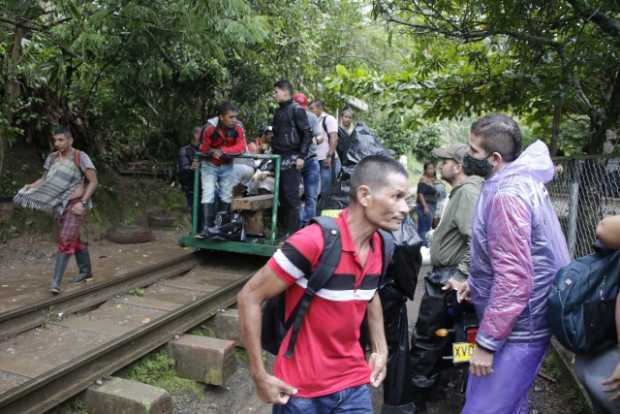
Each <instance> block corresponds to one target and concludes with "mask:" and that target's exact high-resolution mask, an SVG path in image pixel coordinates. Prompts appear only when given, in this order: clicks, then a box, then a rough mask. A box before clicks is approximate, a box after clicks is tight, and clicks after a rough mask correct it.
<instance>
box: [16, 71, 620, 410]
mask: <svg viewBox="0 0 620 414" xmlns="http://www.w3.org/2000/svg"><path fill="white" fill-rule="evenodd" d="M274 99H275V101H276V102H277V104H278V107H277V110H276V111H275V113H274V116H273V120H272V122H271V125H270V126H267V127H264V128H263V129H262V130H261V132H260V135H259V136H258V137H256V138H255V139H254V140H250V141H248V140H246V135H245V129H244V126H243V124H242V123H241V121H240V120H239V119H238V109H237V108H236V107H235V106H234V105H233V104H232V103H230V102H224V103H222V104H221V105H220V106H219V107H218V114H217V116H216V117H214V118H211V119H209V120H208V122H207V124H206V125H204V126H202V127H196V128H195V129H194V130H193V136H192V141H191V143H190V144H189V145H187V146H184V147H183V148H181V150H180V152H179V157H178V169H179V178H180V182H181V185H182V188H183V190H184V191H185V194H186V197H187V204H188V207H190V209H191V208H192V205H193V202H194V201H193V200H194V197H195V196H198V197H199V200H200V203H199V204H200V214H199V219H200V225H199V229H200V231H199V232H198V234H196V236H195V237H197V238H212V237H214V236H217V235H218V231H219V230H218V226H217V224H216V222H215V217H216V214H218V213H219V212H222V211H228V210H229V209H230V206H231V201H232V199H233V193H234V191H235V188H236V187H237V186H238V185H239V184H241V185H242V187H243V191H244V192H245V193H247V194H262V193H273V192H274V187H275V181H274V180H275V177H274V166H273V164H272V161H271V160H270V159H268V158H260V157H258V158H257V159H253V158H244V157H239V156H240V155H242V154H244V153H249V154H277V155H279V156H280V157H281V171H280V182H279V188H280V190H279V197H280V209H279V217H278V221H279V226H280V229H281V232H282V235H281V237H282V239H283V240H284V241H283V243H282V245H281V247H280V248H279V249H278V250H277V251H276V253H275V254H274V255H273V256H272V257H271V258H270V260H269V261H268V262H267V264H266V265H265V266H263V267H262V268H261V269H260V270H259V271H258V272H257V273H256V275H254V276H253V277H252V278H251V279H250V280H249V282H248V283H247V284H246V285H245V287H244V288H243V290H242V291H241V292H240V294H239V296H238V305H239V312H240V318H241V327H242V339H243V341H244V344H245V348H246V350H247V352H248V356H249V363H250V372H251V375H252V378H253V380H254V381H255V383H256V388H257V392H258V395H259V396H260V397H261V398H262V399H263V400H264V401H266V402H269V403H272V404H274V407H273V412H274V413H304V414H306V413H372V404H371V397H370V392H369V388H368V384H370V385H371V386H374V387H379V386H380V385H381V384H382V382H383V381H384V379H385V377H386V370H387V367H388V360H389V358H390V357H391V356H390V355H391V354H390V352H391V351H392V350H391V349H390V347H388V341H387V340H386V333H385V324H386V323H387V322H389V321H384V318H383V310H384V308H383V306H384V305H385V304H383V303H382V300H381V296H380V295H378V294H377V292H378V291H379V292H380V291H381V289H383V288H384V287H385V285H386V280H388V279H389V275H386V274H385V273H386V269H390V268H389V267H388V266H387V264H388V262H389V261H390V260H391V257H388V256H386V253H385V252H387V251H388V250H389V249H386V248H385V247H386V244H388V243H389V238H387V239H386V236H385V234H389V233H386V232H398V231H400V230H401V226H403V223H404V222H405V221H406V219H407V218H408V216H409V214H410V211H409V210H410V207H409V205H408V202H407V200H408V198H409V195H410V187H409V174H408V172H407V170H406V169H405V168H404V167H403V166H402V165H401V164H400V163H399V162H397V161H396V160H394V159H393V158H391V157H389V156H386V155H371V156H367V157H365V158H363V159H362V160H360V161H359V163H358V164H357V165H356V166H355V169H354V170H353V171H352V174H351V177H350V192H349V194H348V198H349V199H348V206H347V207H346V208H344V209H342V211H341V212H340V213H339V215H338V217H337V218H336V219H335V220H334V221H333V229H332V232H333V233H334V234H337V235H338V244H337V246H338V252H337V253H338V256H337V259H338V260H337V261H336V262H335V263H333V266H332V267H331V268H330V270H329V271H330V272H331V273H330V274H328V275H327V278H326V282H325V284H324V285H323V286H322V287H321V288H320V289H317V290H313V289H310V282H309V279H310V278H311V276H313V277H315V276H316V272H318V271H323V270H324V269H323V261H324V259H325V256H326V255H327V254H328V253H329V254H331V251H328V244H327V241H326V239H325V233H324V231H323V230H324V229H323V228H322V227H321V225H320V224H319V223H317V222H315V221H313V220H312V219H313V218H314V217H315V216H317V213H318V211H317V210H318V207H317V206H318V205H319V201H320V200H321V197H329V196H330V190H331V188H332V187H333V185H334V180H335V179H336V177H338V175H339V172H340V169H341V162H340V159H339V155H338V154H339V153H341V154H342V153H343V152H346V148H347V147H348V146H350V145H351V144H352V142H354V141H355V134H356V130H355V128H354V123H353V117H354V113H353V110H352V109H351V108H345V109H344V110H342V111H341V112H340V119H338V120H337V119H336V118H335V117H334V116H332V115H330V114H329V113H327V112H326V109H325V105H324V104H323V103H322V102H321V101H319V100H314V101H311V102H309V101H308V98H307V97H306V95H305V94H304V93H302V92H297V93H294V89H293V86H292V85H291V83H290V82H289V81H287V80H280V81H278V82H276V83H275V85H274ZM53 137H54V146H55V148H56V150H57V151H55V152H54V153H52V154H50V156H49V157H48V158H47V159H46V161H45V164H44V170H45V173H44V175H43V176H42V177H41V178H40V179H38V180H37V181H35V182H34V183H32V184H29V185H26V186H24V187H23V188H22V189H21V190H20V191H19V192H18V194H17V195H16V196H15V199H14V201H15V202H16V203H17V204H19V205H22V206H24V207H30V208H37V209H40V210H44V211H48V212H50V213H51V214H53V215H54V216H55V217H56V219H57V221H58V224H59V229H60V231H59V238H58V253H57V259H56V265H55V269H54V273H53V277H52V284H51V287H50V291H51V292H52V293H54V294H58V293H60V285H61V281H62V277H63V274H64V272H65V269H66V267H67V263H68V260H69V259H70V258H71V256H73V255H75V257H76V260H77V263H78V267H79V275H78V276H77V277H76V278H75V279H74V282H76V283H79V282H81V281H83V280H85V279H88V278H90V277H92V269H91V264H90V257H89V253H88V248H87V244H86V243H85V242H84V241H83V240H82V239H81V238H80V227H81V226H82V223H83V221H84V217H85V216H86V212H87V210H88V209H89V208H90V206H91V198H92V196H93V194H94V192H95V189H96V187H97V175H96V169H95V166H94V164H93V163H92V161H91V159H90V158H89V157H88V155H87V154H86V153H84V152H82V151H78V150H77V149H74V148H73V146H72V144H73V138H72V135H71V132H70V131H69V130H68V129H58V130H56V131H54V134H53ZM522 146H523V143H522V135H521V130H520V128H519V125H518V124H517V123H516V122H515V121H514V120H513V119H512V118H511V117H509V116H506V115H502V114H491V115H487V116H483V117H482V118H480V119H478V120H477V121H476V122H474V123H473V124H472V126H471V129H470V136H469V142H468V145H465V144H450V145H447V146H444V147H442V148H438V149H436V150H434V151H433V156H434V158H435V159H438V160H439V165H438V168H439V170H440V173H441V179H442V180H443V181H445V182H446V183H447V184H448V185H449V187H450V191H449V193H447V192H446V191H445V186H444V185H443V184H441V183H440V182H439V180H437V178H436V176H435V164H434V163H430V162H429V163H426V164H425V165H424V174H423V176H422V178H421V179H420V181H419V184H418V187H417V197H416V200H417V203H416V213H417V225H418V229H417V230H418V233H419V236H420V239H419V240H420V244H421V245H426V246H428V247H429V249H430V264H431V267H432V269H431V271H430V272H429V273H428V274H427V275H426V276H425V277H424V293H423V296H422V300H421V304H420V309H419V317H418V319H417V321H416V324H415V328H414V330H413V334H412V335H411V346H410V348H409V349H410V354H409V358H408V360H407V367H408V372H407V375H406V377H405V378H402V381H405V382H406V383H407V387H402V389H406V390H408V391H406V392H405V393H404V394H406V395H404V396H402V397H401V399H400V403H399V406H388V405H384V412H385V413H386V414H387V413H392V412H393V413H396V412H398V413H409V414H415V413H422V412H424V407H425V403H426V402H428V401H429V400H432V399H433V398H434V393H433V389H434V388H435V387H437V384H438V382H439V378H440V369H439V368H440V362H441V359H442V349H444V347H445V340H444V339H443V338H442V337H440V336H438V335H437V334H436V332H437V331H438V329H439V328H442V327H444V324H445V321H446V320H447V319H448V318H447V316H446V315H447V314H448V312H449V310H448V309H447V304H446V301H445V295H446V292H452V293H454V294H456V296H457V299H458V301H459V302H469V303H471V304H472V305H473V308H474V309H475V315H476V316H477V319H478V330H477V333H476V336H475V346H474V348H473V353H472V355H471V360H470V363H469V374H470V375H469V379H468V381H467V389H466V394H465V402H464V406H463V407H462V411H461V412H462V413H464V414H470V413H471V414H474V413H475V414H485V413H488V414H515V413H516V414H525V413H527V412H528V390H529V389H530V387H531V386H532V384H533V382H534V380H535V378H536V376H537V374H538V372H539V370H540V368H541V365H542V363H543V359H544V357H545V353H546V351H547V349H548V347H549V344H550V338H551V328H550V323H549V318H548V297H549V294H550V290H551V286H552V283H553V281H554V278H555V276H556V274H557V273H558V271H559V270H560V269H562V268H563V267H565V266H567V265H568V264H569V262H570V255H569V252H568V248H567V244H566V241H565V238H564V235H563V233H562V229H561V226H560V222H559V220H558V217H557V215H556V213H555V210H554V208H553V206H552V204H551V199H550V197H549V194H548V192H547V191H546V188H545V185H546V184H547V183H548V182H550V181H551V180H552V179H553V177H554V174H555V172H556V171H555V167H554V164H553V162H552V160H551V157H550V155H549V150H548V148H547V146H546V145H545V144H544V143H543V142H542V141H536V142H534V143H533V144H531V145H530V146H528V147H527V148H522ZM197 152H200V153H202V154H203V156H204V157H203V158H202V159H201V160H197V159H195V154H196V153H197ZM196 171H199V173H200V178H201V179H200V182H201V186H200V188H199V191H200V194H198V195H195V194H194V174H195V172H196ZM300 190H301V191H300ZM302 195H303V196H302ZM431 228H434V231H433V232H432V235H431V237H428V233H429V231H430V230H431ZM619 234H620V219H619V218H618V217H611V218H607V219H605V220H603V222H602V223H601V224H600V225H599V228H598V229H597V236H598V238H599V240H600V241H601V242H602V243H603V244H604V245H605V246H607V247H608V248H610V249H619V248H620V237H619V236H618V235H619ZM329 248H333V245H332V244H330V247H329ZM416 272H417V269H416ZM615 277H616V278H617V277H618V275H615ZM413 283H415V282H413ZM278 296H282V297H283V298H284V301H283V303H284V310H283V318H284V320H288V319H289V318H295V315H296V314H297V313H298V312H299V309H298V304H299V303H302V302H303V303H305V305H304V306H305V308H304V309H303V310H302V312H304V318H303V320H301V321H300V322H299V323H298V324H297V325H295V327H294V329H292V330H291V331H289V330H286V334H285V336H284V338H283V340H282V343H281V345H280V348H279V352H278V353H277V356H276V359H275V363H274V367H273V373H270V372H269V371H268V370H267V368H266V367H265V363H264V360H263V356H262V343H261V329H262V318H261V314H262V310H263V306H264V304H265V303H266V302H267V301H269V300H271V299H273V298H276V297H278ZM304 298H306V299H308V300H305V301H304ZM310 299H311V301H310ZM615 320H616V324H617V326H618V329H617V331H618V333H619V334H620V295H618V298H617V303H616V308H615ZM292 336H293V338H292ZM291 341H294V343H295V351H294V353H290V352H287V348H288V346H289V344H290V342H291ZM577 370H578V373H579V375H580V378H581V379H582V381H583V382H584V384H585V385H586V387H587V388H588V390H589V391H590V392H591V394H592V396H593V399H594V400H595V403H596V405H597V407H600V409H601V410H602V411H604V412H609V413H618V412H620V403H619V402H618V399H620V352H618V349H617V347H615V348H613V349H609V350H607V351H605V352H602V353H599V354H597V355H585V356H584V355H582V356H580V357H578V359H577ZM401 385H402V384H401ZM391 386H394V384H393V383H391ZM390 410H392V411H390Z"/></svg>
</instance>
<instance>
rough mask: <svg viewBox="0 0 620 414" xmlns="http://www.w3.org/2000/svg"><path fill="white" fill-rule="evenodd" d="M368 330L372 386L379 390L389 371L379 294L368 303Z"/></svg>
mask: <svg viewBox="0 0 620 414" xmlns="http://www.w3.org/2000/svg"><path fill="white" fill-rule="evenodd" d="M367 313H368V329H369V331H370V346H371V347H372V354H371V355H370V358H369V360H368V366H369V367H370V370H371V373H370V384H371V385H372V386H373V387H375V388H378V387H379V386H380V385H381V383H382V382H383V380H384V379H385V374H386V370H387V367H386V365H387V358H388V346H387V342H386V340H385V328H384V324H383V308H382V306H381V298H380V297H379V294H378V293H377V294H375V297H374V298H373V299H372V300H371V301H370V302H369V303H368V310H367Z"/></svg>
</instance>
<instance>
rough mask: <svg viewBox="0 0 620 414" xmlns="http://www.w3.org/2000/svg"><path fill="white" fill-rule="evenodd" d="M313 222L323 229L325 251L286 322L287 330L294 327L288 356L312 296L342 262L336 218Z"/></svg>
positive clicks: (318, 219) (291, 353) (317, 219)
mask: <svg viewBox="0 0 620 414" xmlns="http://www.w3.org/2000/svg"><path fill="white" fill-rule="evenodd" d="M311 222H312V223H316V224H318V225H319V226H321V229H322V230H323V253H321V257H320V259H319V264H318V265H317V267H316V270H315V271H314V272H313V273H312V275H310V276H309V278H308V285H307V286H306V289H305V290H304V294H303V296H302V297H301V299H300V300H299V302H298V303H297V306H296V307H295V309H294V310H293V312H292V313H291V315H290V316H289V318H288V319H287V320H286V321H285V322H284V327H285V329H286V330H287V331H288V330H289V329H290V328H292V331H291V338H290V340H289V343H288V347H287V349H286V353H285V356H286V357H287V358H290V357H291V355H293V350H294V348H295V343H296V342H297V335H298V334H299V328H300V327H301V323H302V322H303V319H304V316H305V315H306V312H307V311H308V307H309V306H310V301H311V300H312V297H313V296H314V295H315V293H316V292H318V291H319V290H321V289H322V288H323V286H325V285H326V284H327V282H328V281H329V279H331V277H332V276H333V274H334V272H335V271H336V267H337V266H338V263H339V262H340V253H341V251H342V244H341V242H340V231H339V230H338V226H337V225H336V220H335V219H334V218H331V217H315V218H313V219H312V220H311Z"/></svg>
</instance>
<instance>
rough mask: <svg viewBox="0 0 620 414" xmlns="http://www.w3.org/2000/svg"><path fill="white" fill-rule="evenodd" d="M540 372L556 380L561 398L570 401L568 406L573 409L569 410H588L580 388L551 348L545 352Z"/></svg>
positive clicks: (578, 411) (577, 411)
mask: <svg viewBox="0 0 620 414" xmlns="http://www.w3.org/2000/svg"><path fill="white" fill-rule="evenodd" d="M542 372H544V373H545V374H547V375H549V376H551V377H553V378H554V379H556V380H557V382H558V386H559V387H560V389H561V395H562V398H563V400H565V401H570V406H571V407H572V409H573V411H571V412H576V413H588V412H589V410H588V407H587V404H586V402H585V401H584V400H583V398H582V395H581V392H580V390H579V389H578V388H577V386H576V385H575V384H574V382H573V381H572V378H571V376H570V375H569V374H568V373H567V372H566V370H565V367H564V365H563V364H562V362H561V361H560V360H559V357H558V356H557V355H556V353H555V352H553V351H552V350H550V351H549V352H548V353H547V356H546V358H545V361H544V362H543V366H542Z"/></svg>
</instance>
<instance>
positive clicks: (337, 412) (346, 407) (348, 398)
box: [272, 385, 372, 414]
mask: <svg viewBox="0 0 620 414" xmlns="http://www.w3.org/2000/svg"><path fill="white" fill-rule="evenodd" d="M272 413H273V414H372V402H371V401H370V392H369V391H368V386H367V385H360V386H357V387H352V388H347V389H344V390H342V391H338V392H336V393H333V394H330V395H325V396H323V397H317V398H302V397H291V399H290V400H289V401H288V404H286V405H274V406H273V411H272Z"/></svg>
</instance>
